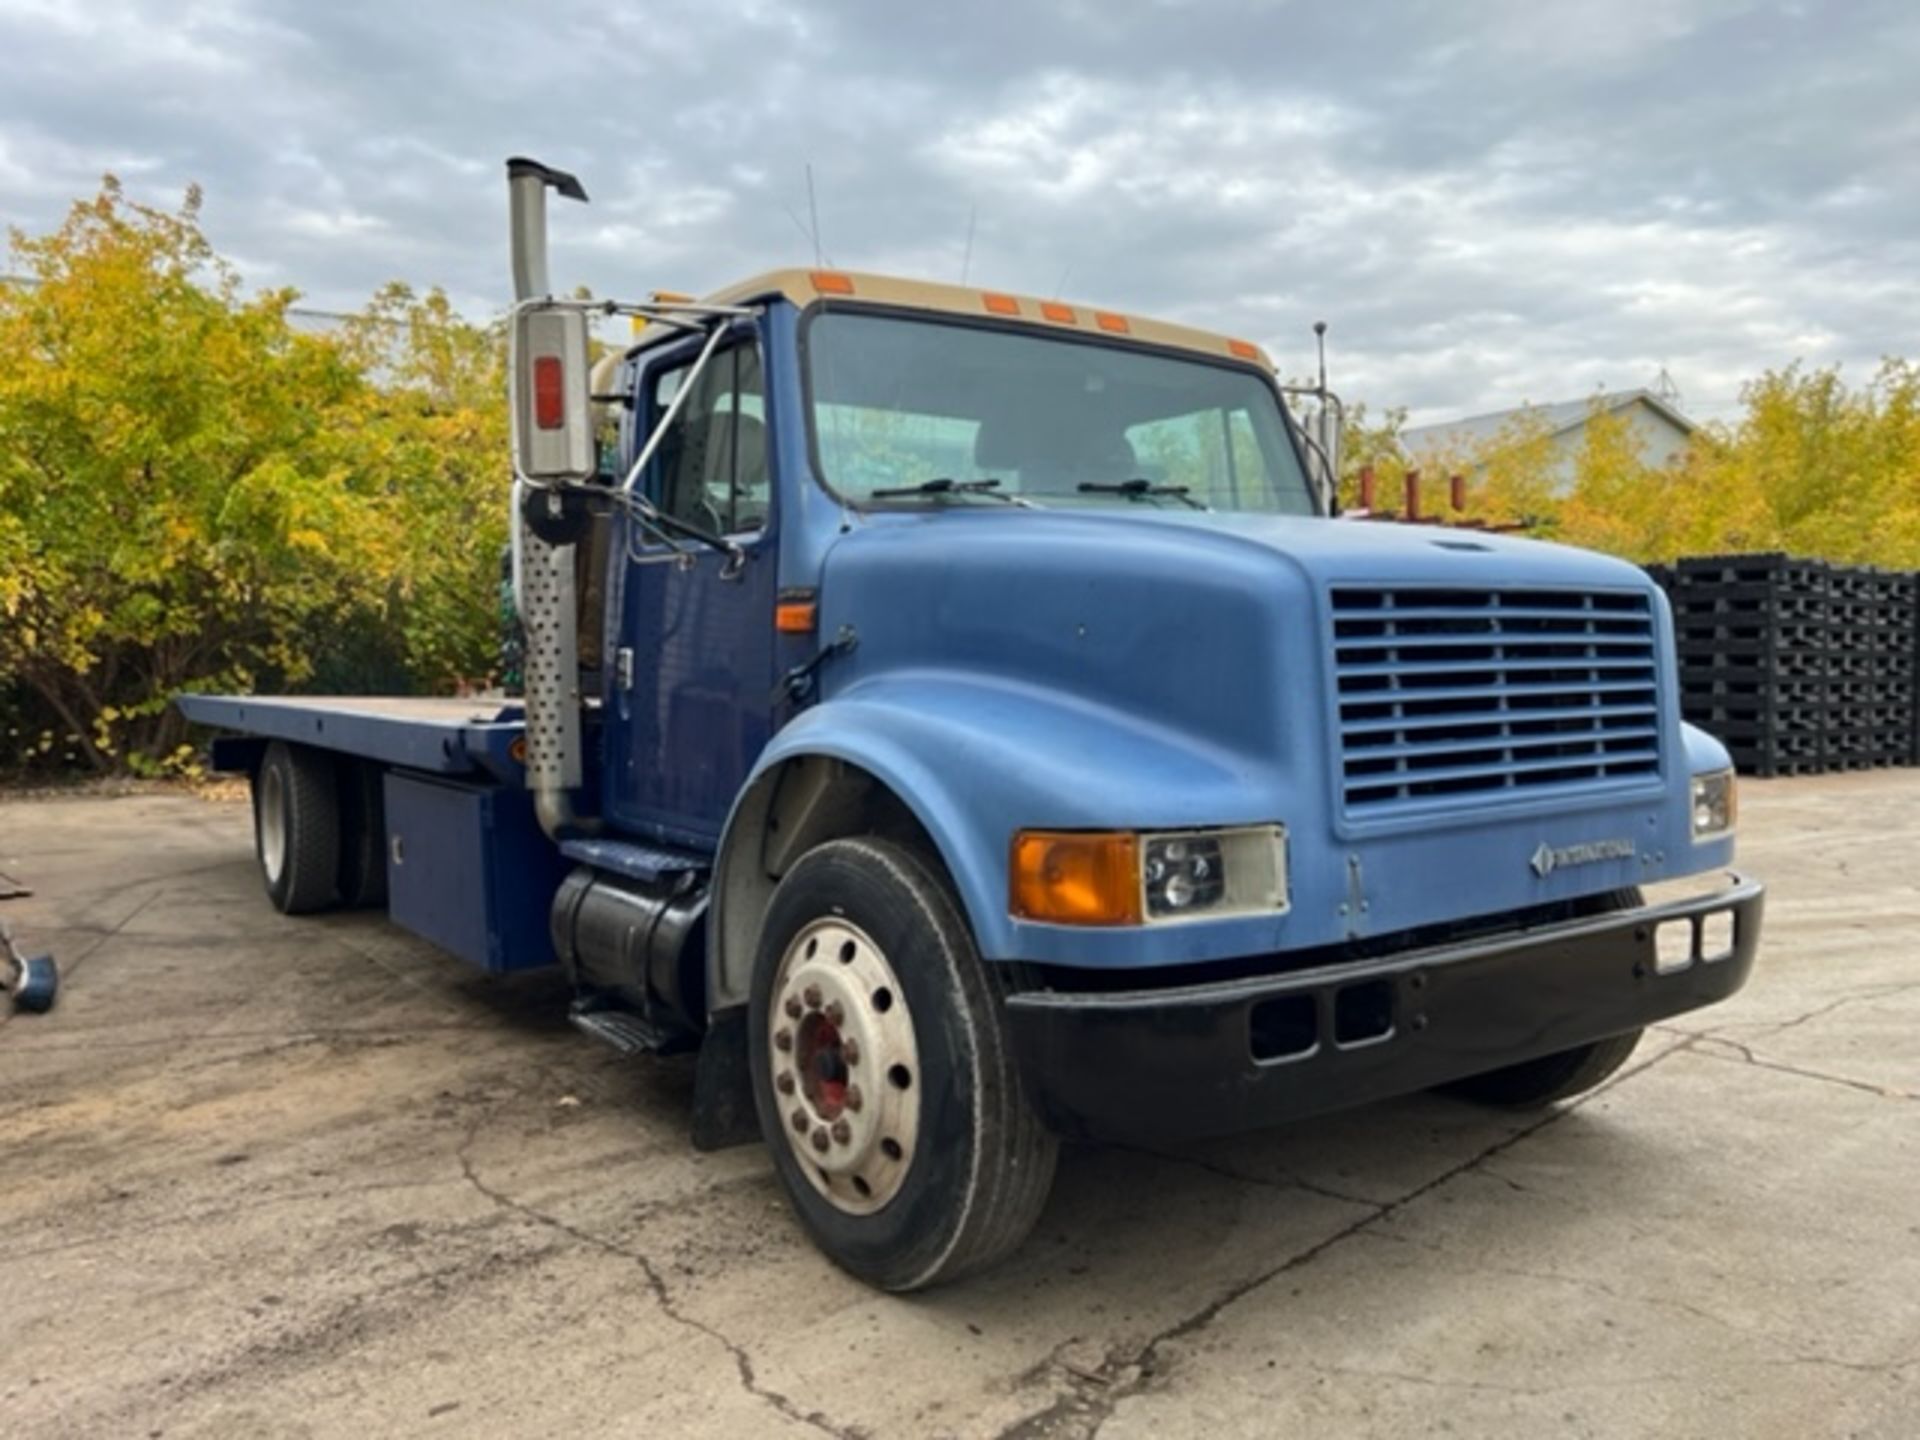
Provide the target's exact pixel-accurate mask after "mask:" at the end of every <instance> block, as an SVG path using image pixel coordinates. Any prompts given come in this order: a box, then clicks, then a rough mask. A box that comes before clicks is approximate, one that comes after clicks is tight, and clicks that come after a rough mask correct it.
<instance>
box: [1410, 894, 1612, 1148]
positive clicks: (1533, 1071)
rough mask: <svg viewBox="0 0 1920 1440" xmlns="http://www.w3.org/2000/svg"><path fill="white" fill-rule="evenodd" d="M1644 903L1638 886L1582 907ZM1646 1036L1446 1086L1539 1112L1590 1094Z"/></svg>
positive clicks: (1601, 909) (1601, 910)
mask: <svg viewBox="0 0 1920 1440" xmlns="http://www.w3.org/2000/svg"><path fill="white" fill-rule="evenodd" d="M1644 903H1645V900H1644V897H1643V896H1642V895H1641V893H1640V890H1639V888H1638V887H1637V886H1636V887H1633V888H1630V889H1626V890H1610V891H1608V892H1607V893H1605V894H1603V895H1596V896H1594V897H1593V898H1592V899H1591V900H1589V901H1586V902H1583V903H1582V904H1581V905H1580V906H1579V909H1580V911H1581V912H1582V913H1584V914H1589V915H1606V914H1611V913H1613V912H1614V911H1617V910H1632V909H1636V908H1638V907H1639V906H1640V905H1642V904H1644ZM1645 1033H1646V1032H1645V1031H1644V1030H1629V1031H1628V1032H1627V1033H1626V1034H1624V1035H1610V1036H1608V1037H1607V1038H1606V1039H1604V1040H1595V1041H1593V1042H1592V1043H1590V1044H1587V1045H1576V1046H1574V1047H1573V1048H1572V1049H1571V1050H1560V1051H1556V1052H1555V1053H1554V1054H1552V1055H1542V1056H1540V1057H1539V1058H1538V1059H1535V1060H1523V1061H1522V1062H1521V1063H1520V1064H1518V1065H1504V1066H1502V1067H1501V1068H1500V1069H1498V1070H1489V1071H1487V1072H1485V1073H1484V1074H1481V1075H1469V1076H1468V1077H1467V1078H1466V1079H1464V1080H1456V1081H1454V1082H1453V1083H1452V1084H1451V1085H1446V1086H1442V1087H1441V1088H1442V1089H1443V1090H1444V1091H1445V1092H1446V1093H1447V1094H1450V1095H1457V1096H1459V1097H1460V1098H1461V1099H1463V1100H1471V1101H1473V1102H1475V1103H1476V1104H1480V1105H1493V1106H1498V1107H1499V1108H1501V1109H1505V1110H1537V1109H1540V1108H1542V1107H1544V1106H1547V1105H1551V1104H1553V1103H1554V1102H1555V1101H1557V1100H1571V1099H1572V1098H1573V1097H1574V1096H1575V1095H1584V1094H1585V1093H1586V1092H1587V1091H1589V1090H1591V1089H1593V1087H1594V1086H1596V1085H1598V1084H1599V1083H1600V1082H1601V1081H1602V1080H1605V1079H1606V1078H1607V1077H1608V1076H1610V1075H1612V1074H1613V1072H1614V1071H1616V1070H1618V1069H1619V1068H1620V1067H1621V1066H1622V1065H1624V1064H1626V1063H1627V1058H1628V1057H1629V1056H1630V1055H1632V1054H1633V1050H1634V1047H1635V1046H1636V1045H1638V1044H1639V1043H1640V1037H1641V1036H1642V1035H1643V1034H1645Z"/></svg>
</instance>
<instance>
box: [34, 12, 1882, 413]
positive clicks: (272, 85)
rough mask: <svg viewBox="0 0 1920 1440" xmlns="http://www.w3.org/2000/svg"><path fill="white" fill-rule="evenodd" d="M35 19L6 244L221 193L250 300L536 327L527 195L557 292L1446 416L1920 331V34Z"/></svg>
mask: <svg viewBox="0 0 1920 1440" xmlns="http://www.w3.org/2000/svg"><path fill="white" fill-rule="evenodd" d="M921 8H923V7H907V6H900V5H898V4H897V3H895V4H889V5H882V4H878V3H866V0H853V3H840V4H818V5H807V4H800V3H795V4H772V3H761V0H651V3H647V4H643V5H637V6H636V5H628V6H620V5H612V6H609V5H604V4H601V5H591V4H586V3H581V0H546V3H543V4H541V5H539V6H532V5H514V4H505V3H496V4H476V3H471V0H469V3H467V4H461V5H456V4H452V3H449V0H415V3H412V4H406V5H401V4H387V5H381V6H375V5H350V4H341V5H314V4H310V3H304V0H301V3H296V0H259V3H241V0H225V3H205V4H180V3H178V0H175V3H162V0H150V3H143V0H91V3H89V4H87V5H85V6H78V5H73V4H70V3H67V0H0V218H4V219H5V220H6V221H8V222H10V223H12V224H16V225H21V226H24V227H26V228H28V229H31V230H39V229H45V228H48V227H50V226H52V225H54V224H56V223H57V222H58V220H59V217H60V215H61V213H62V212H63V210H64V208H65V206H66V205H67V203H69V202H70V201H71V200H72V199H74V198H76V197H78V196H80V195H83V194H87V193H90V192H91V190H92V188H93V186H94V184H95V183H96V182H97V180H98V176H99V173H100V172H101V171H102V170H106V169H112V170H114V171H116V172H117V173H119V174H120V175H121V176H122V178H123V179H124V180H126V181H127V183H128V185H129V188H130V189H131V190H132V191H133V192H134V193H135V194H136V195H138V196H140V197H141V198H143V199H148V200H153V201H158V202H167V201H170V200H171V199H173V198H175V197H177V195H178V193H179V191H180V189H181V188H182V187H183V186H184V185H185V184H186V183H187V182H188V181H190V180H197V181H199V182H200V183H202V184H203V185H204V186H205V187H206V190H207V209H206V222H207V226H208V229H209V231H210V233H211V234H212V237H213V239H214V241H215V243H216V244H217V245H218V246H219V247H220V248H221V249H222V250H223V251H224V252H225V253H227V254H228V255H230V256H232V257H233V258H234V259H235V260H236V262H237V263H238V264H239V265H240V267H241V268H242V270H243V272H244V274H245V275H246V278H247V279H248V281H249V282H251V283H255V284H290V285H294V286H297V287H299V288H300V289H301V290H303V291H305V292H306V293H307V294H308V295H309V296H310V297H311V298H312V301H313V303H315V304H318V305H322V306H332V307H346V306H352V305H355V304H357V303H359V302H360V301H361V300H362V299H364V297H365V296H366V294H367V293H369V292H370V291H371V290H372V289H373V288H374V287H375V286H377V285H378V284H380V283H381V282H383V281H385V280H387V279H391V278H403V279H406V280H409V281H412V282H413V283H415V284H419V285H426V284H436V283H437V284H441V285H444V286H446V288H447V289H448V290H449V291H450V292H452V294H453V295H454V296H455V298H456V300H457V301H458V302H459V303H460V304H461V305H462V306H463V307H464V308H466V309H467V310H469V311H470V312H472V313H474V314H485V313H488V312H490V311H492V310H494V309H497V308H498V307H499V306H500V304H501V301H502V292H503V290H504V287H505V276H504V268H505V265H504V253H503V252H504V246H503V243H502V241H503V230H504V214H503V211H504V190H503V187H502V185H501V183H500V170H499V162H500V160H501V159H502V157H504V156H505V155H507V154H509V153H530V154H535V155H538V156H540V157H542V158H544V159H547V160H549V161H551V162H552V163H555V164H560V165H564V166H566V167H568V168H572V169H576V170H578V171H579V172H580V173H581V174H582V176H583V177H584V178H585V179H586V181H587V183H588V188H589V189H590V190H591V191H592V192H593V193H594V196H595V203H594V205H593V206H592V207H591V208H590V209H588V210H584V211H573V210H571V209H568V210H564V211H561V212H558V214H557V215H556V236H555V239H556V245H555V265H556V274H557V275H558V276H560V277H563V278H565V279H566V280H569V281H572V280H578V281H581V282H584V283H586V284H589V285H591V286H592V287H593V288H594V289H595V290H596V291H597V292H600V293H635V292H638V291H642V290H647V289H653V288H673V289H696V290H698V289H707V288H712V287H714V286H717V285H720V284H722V283H725V282H726V281H728V280H730V279H734V278H738V276H740V275H742V274H744V273H749V272H751V271H754V270H759V269H765V268H770V267H772V266H774V265H778V264H783V263H790V262H791V261H793V260H794V259H795V258H802V259H804V258H808V257H809V256H810V252H811V248H812V247H811V242H810V240H809V239H808V238H807V237H806V235H805V234H804V230H805V221H806V215H807V197H806V184H805V178H804V176H805V167H806V166H807V165H808V164H809V163H811V164H812V166H813V170H814V174H815V177H816V181H817V185H818V190H819V196H820V210H821V229H822V232H823V233H822V243H823V246H824V248H825V250H826V251H827V253H828V254H829V255H831V257H832V258H833V260H835V261H836V262H838V263H841V264H844V265H849V266H858V267H862V268H873V269H882V270H896V271H902V272H906V273H919V274H930V275H933V276H936V277H943V278H957V277H958V275H959V274H960V270H961V267H962V263H963V257H964V252H965V247H966V239H967V233H968V228H969V217H970V216H972V217H975V218H974V219H973V230H974V240H973V251H972V256H971V261H970V265H969V273H970V276H971V278H972V279H973V280H975V281H977V282H979V283H983V284H991V285H996V286H1002V287H1005V288H1009V289H1021V290H1029V291H1040V292H1043V293H1053V292H1054V291H1056V290H1058V291H1060V292H1061V293H1062V294H1064V295H1065V296H1067V297H1069V298H1074V299H1080V300H1085V301H1091V302H1094V303H1098V304H1103V305H1110V306H1113V307H1115V308H1121V309H1132V310H1137V311H1145V312H1149V313H1156V314H1167V315H1171V316H1174V317H1177V318H1183V319H1187V320H1190V321H1193V322H1195V323H1200V324H1205V325H1211V326H1215V327H1218V328H1221V329H1225V330H1228V331H1230V332H1233V333H1237V334H1245V335H1247V336H1249V337H1250V338H1254V339H1258V340H1261V341H1263V342H1265V343H1266V344H1268V345H1269V347H1270V348H1271V349H1272V350H1273V351H1274V353H1275V354H1276V355H1278V356H1281V357H1282V358H1283V364H1291V365H1292V366H1293V368H1295V369H1304V367H1305V365H1306V363H1307V351H1308V346H1307V344H1306V341H1307V333H1306V327H1307V325H1308V323H1309V322H1310V321H1311V320H1313V319H1315V318H1320V317H1325V318H1327V319H1329V320H1330V321H1332V322H1333V325H1334V332H1333V333H1334V339H1335V344H1336V356H1337V374H1338V377H1339V380H1340V383H1341V384H1342V386H1343V388H1344V389H1345V390H1346V391H1347V392H1348V393H1349V394H1350V395H1351V396H1353V397H1354V398H1361V399H1365V400H1367V401H1369V402H1370V403H1373V404H1375V405H1406V406H1409V407H1411V408H1412V409H1413V410H1414V411H1415V413H1416V417H1417V418H1435V417H1439V416H1443V415H1447V414H1452V413H1460V412H1463V411H1471V410H1477V409H1487V408H1494V407H1498V406H1502V405H1506V404H1510V403H1515V402H1517V401H1518V400H1521V399H1525V398H1531V399H1535V400H1546V399H1560V398H1566V397H1569V396H1574V395H1578V394H1581V393H1582V392H1584V391H1586V390H1588V389H1591V388H1593V387H1594V386H1596V385H1601V384H1608V385H1615V386H1620V385H1632V384H1640V383H1644V382H1646V381H1648V380H1650V379H1651V378H1652V376H1653V374H1654V372H1655V370H1656V369H1657V368H1658V367H1659V366H1661V365H1662V364H1664V365H1666V366H1667V367H1668V368H1669V369H1670V370H1671V371H1672V373H1673V374H1674V376H1675V377H1676V378H1677V379H1678V380H1679V382H1680V384H1681V386H1682V388H1683V390H1684V391H1685V393H1686V396H1687V401H1688V403H1689V405H1690V407H1691V408H1693V409H1695V410H1696V411H1699V412H1701V413H1704V414H1708V415H1713V414H1722V413H1725V412H1726V411H1727V410H1728V409H1729V408H1730V407H1731V406H1732V404H1733V401H1734V397H1735V392H1736V390H1737V387H1738V385H1739V383H1740V381H1741V380H1742V379H1744V378H1747V377H1750V376H1752V375H1754V374H1756V373H1757V372H1759V371H1760V370H1762V369H1764V368H1767V367H1770V366H1778V365H1782V364H1785V363H1788V362H1790V361H1792V360H1794V359H1796V358H1804V359H1806V360H1808V361H1811V362H1816V363H1826V362H1830V361H1840V362H1844V363H1845V364H1846V365H1847V366H1848V367H1849V369H1850V371H1851V372H1852V373H1854V374H1856V375H1861V374H1864V373H1865V372H1866V371H1867V370H1868V369H1870V367H1871V366H1872V365H1873V364H1874V363H1875V362H1876V361H1877V359H1878V357H1879V356H1880V355H1882V354H1885V353H1901V352H1907V353H1912V352H1913V351H1914V350H1915V348H1916V347H1915V346H1914V343H1913V337H1914V336H1915V335H1916V333H1920V290H1916V287H1915V286H1914V285H1913V283H1912V280H1911V277H1912V276H1913V274H1914V273H1915V271H1916V269H1917V268H1920V263H1917V262H1920V239H1916V237H1920V158H1916V157H1920V103H1916V101H1915V99H1914V98H1913V97H1914V95H1915V94H1916V93H1920V86H1915V85H1914V84H1913V82H1912V77H1913V75H1914V74H1915V73H1920V13H1916V12H1914V11H1913V10H1912V8H1911V7H1910V6H1908V5H1904V4H1900V3H1874V0H1862V3H1850V4H1846V5H1828V6H1815V5H1813V4H1811V3H1807V4H1792V3H1774V4H1754V3H1746V0H1659V3H1651V0H1560V3H1556V4H1553V5H1541V4H1539V3H1537V0H1532V3H1527V0H1481V3H1477V4H1472V5H1466V4H1440V3H1437V0H1434V3H1429V0H1398V3H1394V4H1378V5H1365V6H1359V5H1348V6H1326V5H1308V4H1282V3H1254V0H1246V3H1232V0H1210V3H1197V0H1196V3H1179V0H1159V3H1135V4H1121V3H1116V0H1106V3H1092V0H1060V3H1055V4H1051V5H1048V4H1044V3H1041V0H1030V3H1026V4H1017V5H1016V4H998V3H994V4H987V3H982V4H974V5H968V6H948V7H940V8H939V9H938V10H935V9H934V8H933V7H924V8H925V13H917V12H918V11H919V10H920V9H921Z"/></svg>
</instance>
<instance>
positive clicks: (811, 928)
mask: <svg viewBox="0 0 1920 1440" xmlns="http://www.w3.org/2000/svg"><path fill="white" fill-rule="evenodd" d="M1001 998H1002V987H1001V981H1000V977H999V975H998V974H997V973H996V971H995V967H993V966H992V965H989V964H987V963H985V962H983V961H982V960H981V959H980V956H979V952H978V951H977V950H976V949H975V948H974V944H973V937H972V934H971V932H970V931H969V930H968V928H967V925H966V922H965V920H964V919H963V918H962V917H961V914H960V910H959V906H958V905H957V904H956V903H955V901H954V898H953V896H952V893H951V891H950V890H949V888H948V886H947V883H946V881H945V879H944V877H942V876H941V875H940V874H939V873H938V871H937V867H936V866H934V865H932V864H930V863H929V862H927V861H926V860H924V859H922V858H921V857H920V856H919V855H918V854H916V853H915V852H914V851H913V850H911V849H908V848H906V847H904V846H901V845H898V844H896V843H894V842H892V841H888V840H881V839H877V838H860V839H847V840H834V841H830V842H828V843H827V844H824V845H821V846H819V847H818V848H817V849H814V850H812V851H810V852H808V853H807V854H806V855H805V856H803V857H802V858H801V860H800V862H799V863H798V864H797V865H795V866H794V867H793V869H792V870H790V871H789V872H788V873H787V875H786V877H785V878H784V879H782V880H781V882H780V886H779V888H778V890H776V891H775V892H774V897H773V904H772V906H771V907H770V909H769V911H768V914H767V924H766V928H765V930H764V931H763V933H762V936H761V941H760V949H759V953H758V955H757V957H756V960H755V965H754V975H753V987H752V994H751V998H750V1001H749V1006H748V1021H747V1034H748V1047H747V1053H748V1061H749V1065H750V1067H751V1070H752V1077H753V1091H754V1103H755V1108H756V1110H757V1111H758V1113H759V1118H760V1130H761V1134H762V1135H763V1136H764V1137H765V1139H766V1142H767V1146H768V1148H769V1150H771V1151H772V1153H773V1160H774V1166H775V1169H776V1170H777V1171H778V1172H779V1175H780V1180H781V1184H782V1185H783V1186H784V1187H785V1189H786V1192H787V1197H788V1199H789V1200H790V1201H791V1202H792V1204H793V1208H794V1210H795V1212H796V1213H797V1214H798V1215H799V1217H800V1222H801V1224H802V1225H803V1226H804V1227H805V1229H806V1230H807V1233H808V1234H809V1235H810V1236H811V1237H812V1238H813V1241H814V1243H815V1244H816V1245H818V1246H819V1247H820V1249H821V1250H823V1251H825V1252H826V1254H827V1255H828V1257H829V1258H831V1259H832V1260H833V1261H834V1262H835V1263H836V1264H838V1265H840V1266H841V1267H842V1268H844V1269H846V1270H848V1271H849V1272H851V1273H852V1274H853V1275H855V1276H857V1277H858V1278H860V1279H862V1280H864V1281H866V1282H867V1283H868V1284H871V1285H876V1286H878V1287H880V1288H881V1289H883V1290H893V1291H907V1290H919V1289H923V1288H925V1287H926V1286H929V1285H934V1284H937V1283H940V1282H942V1281H946V1280H951V1279H954V1278H956V1277H957V1276H960V1275H964V1274H966V1273H968V1272H970V1271H974V1270H979V1269H983V1268H985V1267H986V1266H989V1265H991V1264H993V1263H994V1262H995V1261H998V1260H1000V1259H1002V1258H1004V1257H1005V1256H1007V1255H1009V1254H1010V1253H1012V1252H1013V1250H1015V1249H1016V1248H1017V1247H1018V1246H1019V1244H1020V1242H1021V1241H1022V1240H1024V1239H1025V1238H1026V1237H1027V1235H1028V1233H1029V1232H1030V1231H1031V1230H1032V1229H1033V1226H1034V1223H1035V1221H1036V1220H1038V1218H1039V1215H1040V1211H1041V1208H1042V1206H1043V1205H1044V1204H1045V1202H1046V1198H1047V1192H1048V1190H1049V1188H1050V1187H1051V1185H1052V1183H1053V1171H1054V1163H1055V1159H1056V1157H1057V1153H1058V1145H1057V1142H1056V1141H1055V1140H1054V1138H1053V1136H1052V1135H1051V1134H1049V1133H1048V1132H1047V1130H1046V1128H1045V1126H1044V1125H1043V1124H1042V1123H1041V1121H1040V1118H1039V1116H1038V1114H1037V1113H1036V1112H1035V1110H1034V1108H1033V1106H1032V1104H1031V1103H1030V1101H1029V1099H1028V1096H1027V1091H1026V1086H1025V1082H1024V1080H1023V1078H1022V1076H1021V1074H1020V1071H1019V1068H1018V1066H1017V1064H1016V1063H1015V1061H1014V1058H1013V1055H1012V1052H1011V1049H1010V1047H1009V1045H1008V1041H1007V1036H1006V1032H1005V1025H1004V1017H1003V1015H1002V1009H1001Z"/></svg>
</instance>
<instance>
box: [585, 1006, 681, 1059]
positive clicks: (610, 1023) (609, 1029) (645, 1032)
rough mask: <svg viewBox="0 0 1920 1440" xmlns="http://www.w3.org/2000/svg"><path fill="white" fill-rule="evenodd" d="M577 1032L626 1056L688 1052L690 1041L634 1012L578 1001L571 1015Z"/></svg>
mask: <svg viewBox="0 0 1920 1440" xmlns="http://www.w3.org/2000/svg"><path fill="white" fill-rule="evenodd" d="M567 1019H569V1020H571V1021H572V1022H573V1026H574V1028H575V1029H576V1030H581V1031H584V1032H585V1033H586V1034H588V1035H591V1036H593V1038H594V1039H596V1040H599V1041H602V1042H603V1043H605V1044H608V1045H611V1046H612V1047H613V1048H614V1049H616V1050H618V1051H619V1052H620V1053H621V1054H622V1055H659V1054H662V1053H664V1052H667V1051H671V1050H676V1049H684V1048H685V1047H686V1038H685V1037H684V1036H682V1035H680V1034H677V1033H676V1032H674V1031H671V1030H667V1029H665V1028H663V1027H661V1026H658V1025H655V1024H653V1023H652V1022H651V1021H649V1020H647V1019H646V1018H645V1017H644V1016H640V1015H636V1014H634V1013H633V1012H632V1011H631V1010H615V1009H611V1008H609V1007H607V1006H605V1005H599V1004H596V1003H595V1002H593V1001H590V1000H576V1001H574V1003H573V1006H572V1008H571V1009H570V1010H568V1012H567Z"/></svg>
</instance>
